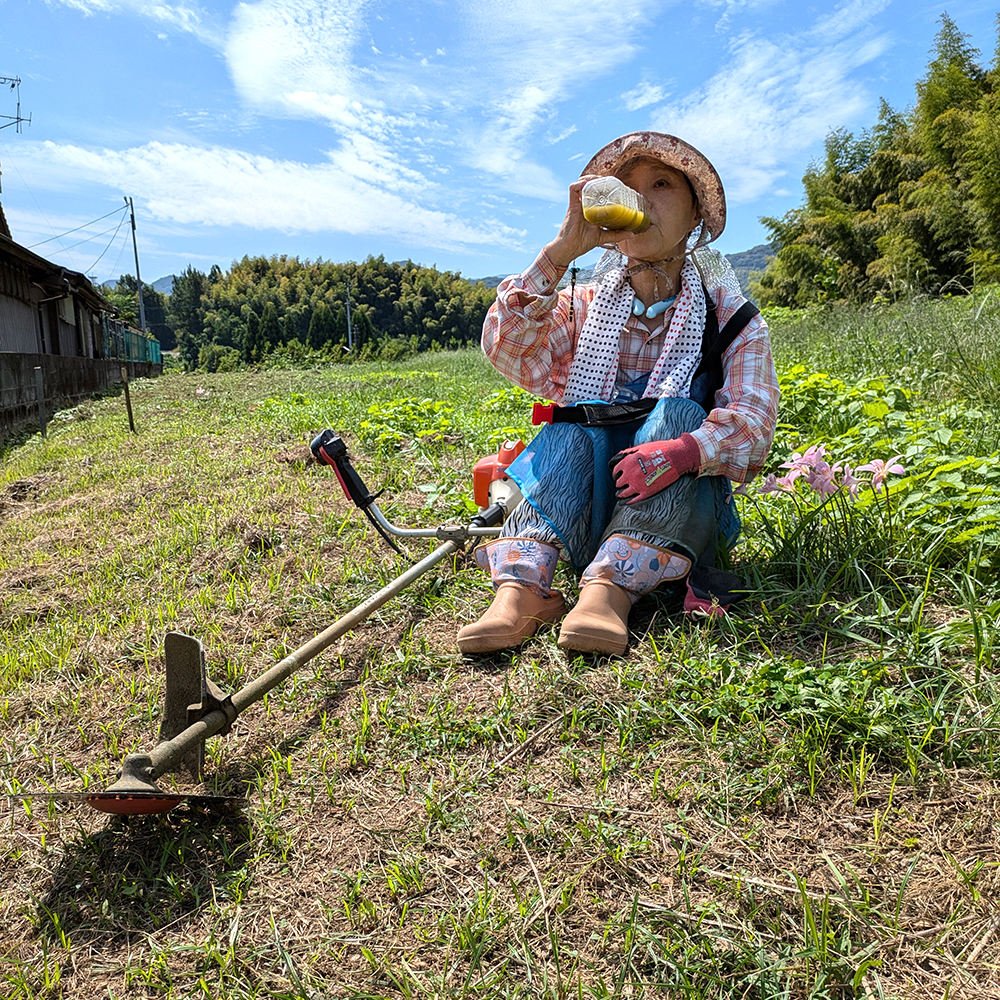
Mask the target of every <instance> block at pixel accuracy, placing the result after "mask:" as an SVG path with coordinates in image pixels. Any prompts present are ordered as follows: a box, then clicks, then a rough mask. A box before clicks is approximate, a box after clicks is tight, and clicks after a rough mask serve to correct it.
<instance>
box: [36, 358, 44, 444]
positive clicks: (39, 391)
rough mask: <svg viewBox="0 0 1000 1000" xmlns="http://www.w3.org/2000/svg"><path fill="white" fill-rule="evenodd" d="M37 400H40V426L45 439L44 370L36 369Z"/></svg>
mask: <svg viewBox="0 0 1000 1000" xmlns="http://www.w3.org/2000/svg"><path fill="white" fill-rule="evenodd" d="M35 398H36V399H37V400H38V425H39V427H40V428H41V430H42V437H45V393H44V391H43V388H42V369H41V368H36V369H35Z"/></svg>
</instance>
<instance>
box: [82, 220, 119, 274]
mask: <svg viewBox="0 0 1000 1000" xmlns="http://www.w3.org/2000/svg"><path fill="white" fill-rule="evenodd" d="M124 222H125V216H124V215H122V217H121V218H120V219H119V220H118V226H117V228H116V229H115V235H114V236H112V237H111V239H110V240H108V245H107V246H106V247H105V248H104V249H103V250H102V251H101V257H103V256H104V255H105V254H106V253H107V252H108V251H109V250H110V249H111V244H112V243H114V241H115V236H117V235H118V231H119V230H120V229H121V227H122V223H124ZM101 257H98V258H97V260H95V261H94V263H93V264H91V265H90V267H88V268H87V271H93V270H94V268H95V267H97V265H98V264H100V262H101ZM87 271H85V272H84V274H86V273H87Z"/></svg>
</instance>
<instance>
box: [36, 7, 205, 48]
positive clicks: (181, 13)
mask: <svg viewBox="0 0 1000 1000" xmlns="http://www.w3.org/2000/svg"><path fill="white" fill-rule="evenodd" d="M47 2H51V0H47ZM58 2H59V3H61V4H62V5H63V6H64V7H69V8H70V9H71V10H78V11H80V12H81V13H83V14H118V13H128V14H135V15H138V16H140V17H148V18H149V19H150V20H152V21H155V22H156V23H157V24H162V25H163V26H165V27H167V28H172V29H174V30H175V31H182V32H185V33H188V34H191V35H194V36H195V38H197V39H198V40H199V41H202V42H204V43H205V44H206V45H211V46H213V47H218V46H219V45H220V44H221V43H222V37H223V32H222V28H221V26H220V25H219V23H218V19H217V17H216V16H215V15H214V14H212V13H210V12H209V11H206V10H205V9H204V8H202V7H197V6H193V5H188V4H183V3H179V4H170V3H149V2H147V0H58ZM161 37H162V36H161Z"/></svg>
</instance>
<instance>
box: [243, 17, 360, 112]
mask: <svg viewBox="0 0 1000 1000" xmlns="http://www.w3.org/2000/svg"><path fill="white" fill-rule="evenodd" d="M368 6H370V0H326V2H322V0H259V2H257V3H241V4H239V5H238V6H237V7H236V9H235V10H234V12H233V18H232V23H231V24H230V27H229V33H228V36H227V38H226V44H225V56H226V61H227V63H228V66H229V72H230V74H231V75H232V78H233V83H234V84H235V86H236V89H237V91H238V92H239V94H240V96H241V97H242V98H243V99H244V100H246V101H248V102H249V103H251V104H254V105H256V106H257V107H263V108H268V107H269V108H271V109H272V111H276V110H278V109H279V108H281V106H282V105H284V106H285V109H287V108H288V106H289V105H291V106H292V110H293V111H294V112H296V113H297V114H301V112H302V111H303V109H304V108H305V110H307V111H312V112H316V113H321V114H322V113H324V111H323V109H324V107H327V108H329V109H332V110H333V115H332V120H333V121H335V122H338V123H342V124H344V125H347V126H349V125H351V124H353V116H352V114H351V112H352V111H353V112H355V113H356V112H357V110H360V105H359V103H358V98H359V96H360V94H359V88H358V86H357V83H356V73H355V70H354V62H353V52H354V49H355V47H356V46H357V44H358V42H359V41H360V40H361V39H362V38H363V37H366V33H365V22H364V15H365V12H366V8H367V7H368ZM298 93H313V94H316V95H317V96H318V101H317V103H316V104H314V105H313V106H312V107H308V106H303V105H302V104H301V103H300V102H296V101H294V100H290V95H293V94H298ZM324 101H325V102H326V105H325V106H324V104H323V102H324ZM345 109H346V117H345V116H344V111H345Z"/></svg>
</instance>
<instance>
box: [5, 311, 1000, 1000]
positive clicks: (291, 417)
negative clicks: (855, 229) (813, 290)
mask: <svg viewBox="0 0 1000 1000" xmlns="http://www.w3.org/2000/svg"><path fill="white" fill-rule="evenodd" d="M998 333H1000V318H998V311H997V304H996V302H995V300H994V299H992V298H990V297H988V296H986V295H980V296H979V297H978V298H977V299H976V300H972V301H970V300H964V301H958V300H956V301H953V302H947V303H913V304H903V305H898V306H896V307H893V308H887V309H884V310H881V311H877V312H876V311H861V312H849V313H847V312H842V313H832V312H831V313H821V314H815V315H796V314H782V315H777V316H776V317H775V322H774V339H775V346H776V354H777V357H778V360H779V365H780V368H781V372H782V385H783V391H784V399H783V410H782V425H781V427H780V429H779V435H778V440H777V442H776V445H775V450H774V452H773V453H772V459H773V467H772V470H771V471H772V472H773V473H774V474H775V475H776V476H778V477H781V476H783V475H784V474H785V473H787V471H788V470H787V469H781V468H780V467H779V466H780V465H781V463H783V462H786V461H787V460H788V459H789V458H790V457H791V455H792V453H793V452H796V453H799V454H800V455H801V454H803V453H805V452H806V449H807V448H808V447H809V446H816V445H820V444H822V445H823V446H824V447H825V454H826V458H827V460H828V461H829V463H830V464H831V465H834V466H836V468H835V469H834V473H835V475H836V477H839V478H835V482H843V481H844V480H843V476H844V473H845V472H846V471H847V470H846V469H845V468H844V465H843V464H842V463H848V465H849V466H850V470H851V472H852V473H853V474H854V475H855V476H856V477H857V479H858V480H859V483H858V485H856V486H854V487H853V492H855V493H856V494H857V496H856V498H852V495H851V493H852V490H851V488H850V487H849V483H850V480H848V485H845V486H844V487H843V488H841V489H839V490H838V491H836V492H834V493H831V494H829V495H827V494H825V493H822V492H817V491H816V490H815V489H812V488H810V487H809V486H808V485H806V481H805V480H806V476H805V475H802V476H800V477H799V479H798V480H796V481H795V482H793V483H790V484H789V483H788V481H787V480H786V485H789V489H782V488H781V487H780V486H777V487H776V488H774V489H769V490H767V491H766V492H761V490H760V486H761V484H762V481H760V480H759V481H758V482H757V483H755V484H752V485H751V486H750V487H749V489H748V491H747V494H746V495H745V496H742V497H740V498H739V500H738V502H739V504H740V510H741V514H742V516H743V520H744V538H743V540H742V541H741V543H740V545H739V547H738V548H737V549H736V550H735V552H734V560H735V570H736V572H738V573H739V574H740V575H741V576H742V577H743V579H744V580H746V582H747V585H748V588H749V590H750V594H749V597H748V598H747V600H746V601H745V602H744V603H743V605H742V606H741V610H740V611H739V612H738V613H736V614H733V615H730V616H729V617H727V618H726V619H724V620H718V619H691V618H686V617H685V616H683V615H682V614H680V613H679V611H678V604H677V600H676V598H674V597H672V596H671V595H669V594H663V595H660V594H654V595H652V596H650V597H648V598H646V599H644V600H643V601H642V602H640V603H639V604H638V605H637V606H636V608H635V611H634V613H633V616H632V621H631V626H632V632H633V636H632V645H631V648H630V650H629V652H628V654H627V655H626V656H624V657H620V658H593V657H587V656H577V657H568V656H567V655H566V654H565V653H564V652H563V651H561V650H560V649H559V648H558V647H557V646H556V644H555V635H554V633H553V632H552V631H545V632H543V633H542V634H540V635H539V636H538V637H536V638H535V639H534V640H532V641H531V642H529V643H528V644H526V645H525V646H524V647H522V648H521V649H520V650H518V651H514V652H508V653H503V654H497V655H494V656H490V657H486V658H472V657H462V656H461V655H460V654H459V653H458V651H457V648H456V646H455V642H454V635H455V632H456V630H457V628H458V627H459V626H460V625H461V624H464V623H465V622H466V621H469V620H470V619H472V618H473V617H476V616H478V614H479V613H480V612H481V611H482V610H483V608H485V606H486V604H487V603H488V600H489V586H488V582H487V579H486V577H485V576H484V575H483V574H482V573H481V572H480V571H478V570H477V569H476V568H475V566H474V560H472V559H470V558H468V557H467V556H466V555H465V554H462V555H460V556H458V557H456V558H455V559H454V560H453V561H451V562H446V563H444V564H442V565H441V566H440V567H438V568H437V569H435V570H433V571H431V572H430V573H429V574H427V575H426V576H425V577H423V578H421V579H420V580H419V581H418V582H417V583H416V584H415V585H414V586H412V587H411V588H409V589H408V590H407V591H406V592H405V593H404V594H403V595H401V596H400V597H399V598H397V599H396V600H394V601H392V602H391V603H389V604H388V605H386V606H385V607H384V608H383V609H382V610H381V611H380V612H378V613H376V614H375V615H374V616H373V617H372V618H370V619H369V620H368V621H367V622H366V623H365V624H364V625H362V626H361V627H359V628H357V629H355V630H354V631H353V632H352V633H350V634H348V635H346V636H345V637H344V638H343V639H342V640H341V641H340V643H339V645H337V646H336V647H335V648H332V649H331V650H328V651H327V652H326V653H324V654H323V655H321V656H320V657H318V658H317V659H316V660H315V661H313V662H312V663H310V664H309V665H308V666H307V667H306V668H305V669H304V670H303V671H302V672H300V673H299V674H297V675H296V676H295V677H294V678H293V679H292V680H291V681H289V682H288V683H287V684H286V685H285V686H283V687H282V688H280V689H278V690H276V691H274V692H272V694H271V695H270V696H268V698H267V699H265V701H263V702H261V703H259V704H258V705H256V706H254V707H253V708H251V709H250V710H249V711H248V712H247V713H246V714H245V715H243V716H241V717H240V718H239V719H238V721H237V723H236V725H235V727H234V729H233V732H232V733H231V734H229V735H227V736H224V737H220V738H213V739H212V740H210V741H209V743H208V761H207V781H206V784H205V785H204V786H198V787H199V789H200V790H202V791H208V792H210V793H214V794H238V795H245V797H246V803H245V808H243V809H242V810H241V811H240V812H238V813H237V814H235V815H222V816H218V815H213V814H211V813H209V812H206V811H202V810H199V809H196V808H192V807H186V806H185V807H181V808H180V809H178V810H176V811H174V812H172V813H169V814H167V815H166V816H162V817H132V818H108V817H106V816H104V815H102V814H100V813H97V812H94V811H91V810H89V809H88V808H87V807H86V806H84V805H76V806H63V805H58V806H57V805H54V804H52V803H49V802H46V801H44V800H41V799H34V800H31V799H28V800H24V799H19V798H17V797H16V796H14V797H11V798H9V799H3V800H0V810H2V815H0V849H2V856H0V995H2V996H4V997H12V998H13V997H18V998H25V1000H27V998H41V997H46V998H48V997H73V998H77V997H79V998H90V997H95V998H96V997H111V998H124V997H157V998H181V997H211V998H226V1000H243V998H265V997H267V998H305V997H327V996H331V997H355V996H356V997H393V998H398V997H405V998H411V997H413V998H427V1000H430V998H445V997H449V998H451V997H479V998H487V997H489V998H514V997H522V998H527V997H544V998H563V997H566V998H569V997H574V998H584V997H587V998H591V997H593V998H603V997H623V998H624V997H636V996H644V995H646V996H654V995H655V996H665V997H685V998H730V997H739V998H756V1000H778V998H806V997H815V998H831V1000H834V998H836V1000H843V998H851V997H857V998H859V997H867V998H875V997H878V998H928V1000H929V998H944V997H954V998H960V997H1000V911H998V909H997V906H996V902H995V900H996V898H997V894H998V889H1000V872H998V869H997V832H996V831H997V828H998V826H997V813H998V807H1000V783H998V763H1000V762H998V755H1000V714H998V711H1000V700H998V691H997V684H996V679H995V676H994V667H995V656H996V653H995V650H996V643H997V635H998V628H1000V587H998V584H997V568H998V564H1000V501H998V496H1000V471H998V470H997V468H996V466H997V455H996V451H997V447H998V429H997V425H996V419H995V416H994V414H995V412H996V407H997V403H998V402H1000V391H998V390H1000V361H998V360H997V359H998V358H1000V355H998V353H997V351H996V344H997V342H998ZM132 388H133V405H134V408H135V411H136V418H137V425H138V433H137V434H136V435H135V436H132V435H130V434H129V433H128V431H127V421H126V418H125V413H124V401H123V399H122V398H121V397H116V396H111V397H108V398H104V399H101V400H94V401H92V402H89V403H86V404H84V405H81V406H79V407H77V408H76V409H74V410H72V411H67V412H66V413H64V414H61V415H60V419H57V420H55V421H53V422H52V424H51V425H50V433H49V436H48V437H47V438H46V439H44V440H43V439H41V438H39V437H38V436H34V437H27V438H23V439H20V440H18V441H17V442H14V443H12V444H10V445H8V447H7V449H6V451H5V452H3V453H2V455H0V736H2V750H0V791H3V792H7V793H16V792H19V791H24V790H44V789H56V788H58V789H60V790H64V791H66V790H80V789H84V788H91V789H103V788H104V787H106V785H107V784H109V783H110V782H111V781H113V780H114V775H115V772H116V769H117V767H118V765H119V764H120V762H121V759H122V757H123V756H124V755H125V754H126V753H129V752H132V751H136V750H148V749H149V748H151V747H152V746H153V744H154V743H155V740H156V733H157V727H158V724H159V713H160V708H161V700H162V696H163V652H162V650H163V637H164V634H165V633H166V632H167V631H170V630H180V631H183V632H187V633H189V634H191V635H194V636H197V637H198V638H199V639H201V640H202V642H203V643H204V644H205V647H206V650H207V656H208V663H209V670H210V673H211V675H212V677H213V678H214V679H215V680H216V682H217V683H219V684H220V685H221V686H222V687H223V688H224V689H227V690H234V689H235V688H237V687H239V686H241V685H242V684H243V683H245V682H246V681H247V680H248V679H250V678H252V677H255V676H257V675H258V674H260V673H261V672H263V671H264V670H265V669H267V667H269V666H270V665H272V664H273V663H275V662H276V661H277V660H279V659H280V658H281V657H283V656H284V655H286V654H287V653H288V652H290V651H291V650H292V649H294V648H296V647H297V646H298V645H300V644H301V643H303V642H304V641H306V640H307V639H309V638H311V637H312V636H313V635H314V634H316V633H318V632H319V631H321V630H322V629H324V628H326V627H327V626H328V625H329V624H330V623H331V622H333V621H334V620H335V619H336V618H337V617H339V616H340V615H341V614H343V613H345V612H346V611H348V610H349V609H351V608H352V607H354V606H355V605H356V604H357V603H359V602H360V601H361V600H363V599H364V598H365V597H367V596H368V595H369V594H371V593H372V592H374V591H375V590H376V589H377V588H378V587H380V586H382V585H383V584H384V583H385V582H387V581H388V580H390V579H392V578H393V577H395V576H396V575H398V574H399V573H400V572H401V571H402V570H403V568H405V566H406V565H408V563H409V561H412V559H413V558H416V557H417V556H419V555H422V554H424V553H425V552H427V551H429V549H430V547H431V546H432V544H433V543H426V542H420V543H417V544H411V545H410V546H409V549H410V553H409V554H410V560H407V559H403V558H400V557H397V556H395V555H394V554H393V553H392V552H390V551H389V550H388V548H387V547H386V546H385V545H384V543H382V542H381V540H380V539H379V538H378V537H377V535H375V533H374V532H373V531H372V530H371V529H370V528H367V527H366V522H365V521H364V520H363V518H362V517H361V516H360V515H359V514H358V513H357V512H356V511H354V510H353V508H351V507H350V506H349V505H348V503H347V502H346V501H345V499H344V498H343V495H342V494H341V492H340V489H339V486H338V484H337V482H336V479H335V477H334V476H333V475H332V473H331V472H330V470H329V469H327V468H324V467H318V466H316V465H315V464H313V463H312V460H311V457H310V455H309V451H308V447H307V442H308V440H309V438H310V436H311V434H312V433H313V432H315V431H317V430H320V429H322V428H324V427H332V428H335V429H337V430H338V431H340V432H342V433H343V434H344V436H345V437H346V439H347V440H348V442H349V444H350V446H351V450H352V454H353V455H354V456H355V460H356V465H357V467H358V468H359V470H360V471H361V472H362V474H363V475H364V476H365V478H366V480H367V481H368V483H369V485H370V486H371V487H372V488H373V489H375V488H379V489H381V488H384V489H385V494H384V496H383V497H382V498H381V499H380V501H379V502H380V505H382V507H383V510H384V511H385V512H386V514H387V515H388V516H389V517H390V519H392V520H395V521H396V522H398V523H403V524H409V525H436V524H441V523H445V522H451V521H455V520H464V519H466V518H467V517H468V516H469V514H470V512H471V511H472V507H471V481H470V480H471V476H470V469H471V466H472V464H473V463H474V462H475V460H476V459H478V458H479V457H481V456H482V455H485V454H488V453H489V452H490V451H493V450H495V448H496V446H497V444H498V442H499V441H500V440H502V438H503V437H505V436H510V435H515V436H516V435H517V434H527V433H530V428H529V427H528V424H527V420H528V413H529V412H530V405H529V399H528V397H527V396H526V395H525V394H523V393H521V392H520V391H518V390H514V389H512V388H510V387H509V386H506V385H505V384H504V383H503V382H502V380H500V379H499V378H498V377H497V376H496V375H495V374H493V373H492V372H491V371H490V370H489V369H488V367H487V365H486V364H485V362H484V361H483V359H482V358H481V357H480V356H479V355H478V353H476V352H463V353H457V354H454V353H449V354H435V355H428V356H422V357H420V358H418V359H411V360H409V361H405V362H402V363H399V364H396V365H392V366H381V367H379V366H354V367H335V368H327V369H323V370H306V371H270V372H269V371H262V372H254V373H234V374H224V375H223V374H217V375H205V374H200V373H191V374H183V373H180V372H171V373H168V374H166V375H164V376H163V377H162V378H161V379H158V380H155V381H148V382H137V383H135V384H134V385H133V387H132ZM813 454H814V455H815V454H816V453H815V452H814V453H813ZM897 456H900V457H899V458H898V460H897V462H896V463H895V464H896V465H901V466H902V467H903V468H904V469H905V471H904V472H893V473H887V474H886V476H885V482H884V483H882V484H881V488H880V489H879V491H877V492H876V491H875V489H873V486H872V482H871V480H872V476H873V473H876V474H877V473H878V467H877V466H876V468H875V469H874V470H872V469H869V470H868V471H867V472H861V471H858V470H859V469H860V467H862V466H864V465H870V464H871V463H872V461H873V460H876V459H877V460H880V461H883V462H888V460H889V459H893V458H896V457H897ZM837 463H841V464H837ZM813 472H815V469H813ZM764 485H765V486H766V485H767V481H766V480H765V481H764ZM876 485H879V483H878V482H876ZM557 581H558V585H560V586H561V587H563V588H564V589H566V590H567V591H568V592H569V593H571V594H572V593H574V592H575V591H574V586H575V581H574V580H573V579H572V578H571V577H570V575H569V574H568V573H566V572H565V571H563V570H560V571H559V574H558V575H557ZM188 780H189V779H188V778H187V777H186V776H184V775H178V776H177V777H176V781H177V785H176V786H172V779H170V778H167V779H164V781H163V784H164V785H166V786H172V787H177V788H179V789H181V790H189V789H192V788H194V787H195V786H192V785H190V784H186V783H185V782H187V781H188Z"/></svg>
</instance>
